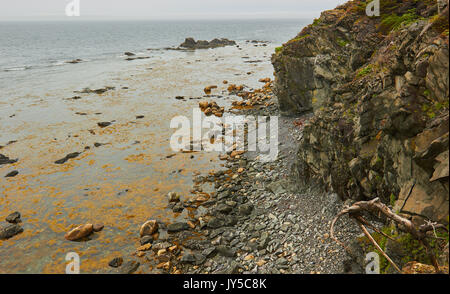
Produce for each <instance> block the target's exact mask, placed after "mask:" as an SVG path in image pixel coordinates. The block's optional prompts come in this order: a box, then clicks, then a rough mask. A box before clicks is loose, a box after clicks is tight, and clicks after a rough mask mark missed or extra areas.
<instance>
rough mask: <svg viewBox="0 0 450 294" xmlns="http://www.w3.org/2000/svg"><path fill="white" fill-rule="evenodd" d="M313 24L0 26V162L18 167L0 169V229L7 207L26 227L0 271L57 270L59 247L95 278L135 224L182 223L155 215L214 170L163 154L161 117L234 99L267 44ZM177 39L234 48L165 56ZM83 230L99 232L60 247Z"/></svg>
mask: <svg viewBox="0 0 450 294" xmlns="http://www.w3.org/2000/svg"><path fill="white" fill-rule="evenodd" d="M311 21H312V19H291V20H233V21H157V22H156V21H61V22H58V21H49V22H31V21H27V22H0V153H1V154H3V155H5V156H8V157H9V158H12V159H17V160H18V161H17V162H16V163H14V164H7V165H0V218H1V220H0V221H1V222H3V219H4V218H5V217H6V216H7V215H8V214H9V213H11V212H14V211H19V212H20V213H21V215H22V223H21V226H22V227H23V228H24V231H23V232H22V233H21V234H18V235H16V236H14V237H13V238H10V239H8V240H0V273H64V272H65V268H66V260H65V257H66V255H67V254H68V253H70V252H75V253H77V254H79V255H80V257H81V265H80V270H81V272H82V273H102V272H105V271H107V269H108V265H107V264H108V261H109V260H111V259H112V258H114V257H117V256H125V255H128V254H130V253H132V252H133V251H134V250H135V248H136V247H137V246H139V233H138V232H139V227H140V225H141V224H142V223H144V222H145V221H146V220H149V219H156V220H158V221H160V222H164V223H170V222H173V221H175V220H181V219H186V218H187V217H189V215H188V214H189V213H193V212H190V211H187V210H185V211H184V212H182V213H173V212H172V211H171V210H170V209H168V208H167V204H168V203H167V193H169V192H177V193H179V194H180V195H181V198H182V199H183V200H187V199H190V197H196V196H198V195H193V194H192V193H191V192H192V191H191V190H192V186H193V184H194V182H193V178H195V177H196V176H198V175H208V174H210V173H211V172H214V171H217V170H220V169H225V166H224V164H223V163H222V162H221V161H220V160H219V159H218V154H216V153H211V152H196V153H195V152H194V153H179V152H175V151H174V150H172V149H171V148H170V139H171V135H172V134H173V132H174V130H173V129H172V128H170V123H171V120H172V118H173V117H176V116H180V115H183V116H187V117H192V110H193V109H194V108H195V107H197V105H198V103H199V102H200V101H202V100H208V101H215V102H217V103H218V104H219V105H220V106H224V107H226V108H227V107H229V106H230V105H231V102H232V100H233V99H238V97H235V96H234V97H232V96H230V95H229V94H228V91H227V87H228V85H229V84H237V85H241V84H242V85H245V86H246V87H247V88H248V89H256V88H258V87H261V86H262V85H263V84H261V83H260V82H259V79H261V78H266V77H270V78H273V67H272V64H271V61H270V60H271V56H272V54H273V53H274V51H275V48H276V47H278V46H281V45H282V44H283V43H285V42H287V41H288V40H290V39H292V38H294V37H295V36H296V35H297V34H298V32H300V31H301V29H302V28H303V27H304V26H305V25H307V24H308V23H310V22H311ZM187 37H192V38H195V39H196V40H212V39H214V38H228V39H230V40H235V41H236V42H237V45H238V46H228V47H223V48H215V49H202V50H195V51H185V50H172V49H174V48H176V47H178V45H179V44H181V43H182V42H183V41H184V40H185V38H187ZM255 41H258V42H255ZM125 52H132V53H134V54H135V56H134V57H142V58H141V59H135V60H127V58H129V57H128V56H126V55H125ZM77 59H79V60H81V61H80V62H78V63H69V62H70V61H72V60H77ZM224 81H226V82H227V84H225V83H224ZM210 85H217V86H218V87H217V89H214V90H213V92H212V95H209V96H208V95H205V93H204V91H203V89H204V88H205V87H206V86H210ZM86 88H89V89H94V90H95V89H102V88H104V89H107V91H106V92H104V93H100V94H98V93H87V92H86V91H83V89H86ZM181 97H183V98H181ZM99 122H110V123H111V125H110V126H108V127H106V128H101V127H100V126H99V125H98V123H99ZM74 152H77V153H79V156H78V157H76V158H73V159H70V160H68V161H67V162H66V163H64V164H56V163H55V161H57V160H59V159H61V158H64V157H65V156H66V155H67V154H71V153H74ZM14 170H16V171H18V172H19V174H18V175H17V176H15V177H10V178H5V177H4V176H5V175H6V174H8V173H10V172H11V171H14ZM203 191H204V193H205V195H206V196H208V193H209V191H212V187H208V186H205V187H203ZM85 223H103V224H104V225H105V228H104V229H103V231H101V232H98V233H95V234H94V235H92V236H91V237H90V238H89V240H85V241H83V242H71V241H67V240H65V239H64V235H65V233H66V232H67V231H68V230H70V229H71V228H73V227H75V226H76V225H79V224H85Z"/></svg>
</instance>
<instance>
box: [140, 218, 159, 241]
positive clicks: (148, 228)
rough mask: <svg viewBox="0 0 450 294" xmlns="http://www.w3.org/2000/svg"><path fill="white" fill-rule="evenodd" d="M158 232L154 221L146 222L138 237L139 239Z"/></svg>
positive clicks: (156, 223)
mask: <svg viewBox="0 0 450 294" xmlns="http://www.w3.org/2000/svg"><path fill="white" fill-rule="evenodd" d="M157 231H158V222H157V221H156V220H149V221H146V222H145V223H144V224H143V225H142V226H141V229H140V231H139V235H140V236H141V237H143V236H147V235H153V234H154V233H156V232H157Z"/></svg>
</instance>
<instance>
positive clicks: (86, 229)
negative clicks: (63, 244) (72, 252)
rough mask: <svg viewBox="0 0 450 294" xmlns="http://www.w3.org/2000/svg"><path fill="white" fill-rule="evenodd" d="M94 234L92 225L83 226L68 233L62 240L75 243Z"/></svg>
mask: <svg viewBox="0 0 450 294" xmlns="http://www.w3.org/2000/svg"><path fill="white" fill-rule="evenodd" d="M93 232H94V225H93V224H85V225H81V226H78V227H76V228H75V229H73V230H71V231H70V232H68V233H67V234H66V235H65V236H64V238H66V240H69V241H77V240H80V239H82V238H86V237H88V236H89V235H90V234H92V233H93Z"/></svg>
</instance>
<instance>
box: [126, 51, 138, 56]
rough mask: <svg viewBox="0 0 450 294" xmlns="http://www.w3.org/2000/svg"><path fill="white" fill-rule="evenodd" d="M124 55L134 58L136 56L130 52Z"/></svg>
mask: <svg viewBox="0 0 450 294" xmlns="http://www.w3.org/2000/svg"><path fill="white" fill-rule="evenodd" d="M124 55H126V56H135V55H136V54H134V53H132V52H125V53H124Z"/></svg>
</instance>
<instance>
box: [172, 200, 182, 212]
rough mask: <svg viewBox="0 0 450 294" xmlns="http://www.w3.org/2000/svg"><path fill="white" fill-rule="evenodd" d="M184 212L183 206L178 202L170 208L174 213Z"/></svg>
mask: <svg viewBox="0 0 450 294" xmlns="http://www.w3.org/2000/svg"><path fill="white" fill-rule="evenodd" d="M183 210H184V206H183V204H182V203H181V202H178V203H177V204H175V205H174V206H173V208H172V211H173V212H175V213H180V212H182V211H183Z"/></svg>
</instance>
